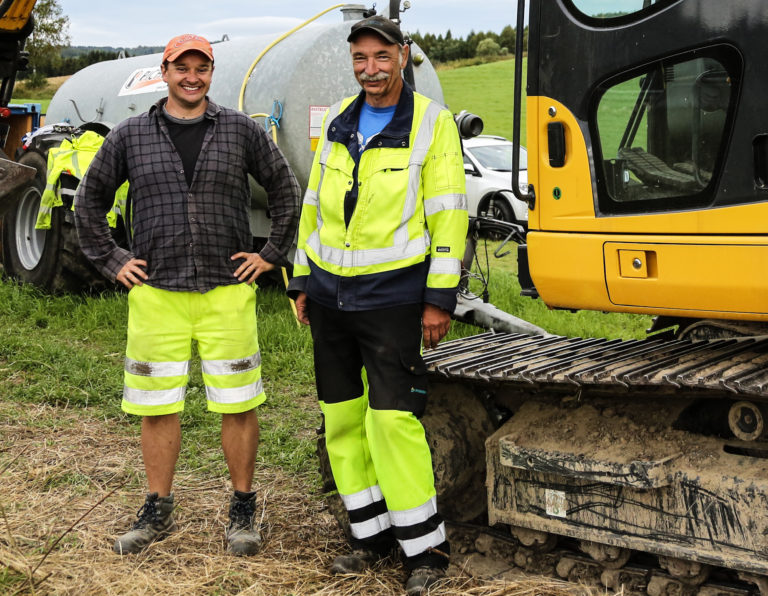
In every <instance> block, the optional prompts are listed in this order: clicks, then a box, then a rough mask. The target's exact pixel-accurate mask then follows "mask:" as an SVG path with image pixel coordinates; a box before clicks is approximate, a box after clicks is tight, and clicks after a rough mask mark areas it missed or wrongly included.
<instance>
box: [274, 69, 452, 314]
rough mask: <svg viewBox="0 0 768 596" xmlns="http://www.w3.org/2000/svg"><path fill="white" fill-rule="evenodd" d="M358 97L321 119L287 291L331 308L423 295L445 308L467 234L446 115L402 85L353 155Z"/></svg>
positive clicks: (351, 307) (375, 305) (405, 301)
mask: <svg viewBox="0 0 768 596" xmlns="http://www.w3.org/2000/svg"><path fill="white" fill-rule="evenodd" d="M363 101H365V99H364V93H361V94H360V95H358V96H356V97H348V98H346V99H344V100H342V101H341V102H339V103H337V104H336V105H334V106H332V107H331V108H330V110H329V111H328V113H327V114H326V116H325V119H324V121H323V137H322V139H321V143H320V145H319V146H318V148H317V151H316V152H315V158H314V162H313V164H312V171H311V173H310V176H309V183H308V186H307V192H306V194H305V195H304V204H303V208H302V213H301V222H300V224H299V241H298V246H297V250H296V258H295V262H294V279H293V280H292V282H291V285H290V288H289V289H290V291H294V290H296V291H304V292H306V293H307V295H308V296H309V297H310V298H311V299H312V300H314V301H317V302H319V303H320V304H322V305H323V306H326V307H328V308H336V309H339V310H371V309H378V308H387V307H391V306H395V305H402V304H413V303H421V302H429V303H431V304H434V305H436V306H439V307H441V308H443V309H445V310H447V311H449V312H452V311H453V309H454V308H455V305H456V287H457V286H458V283H459V277H460V275H461V259H462V257H463V255H464V245H465V240H466V234H467V213H466V208H467V207H466V195H465V180H464V167H463V161H462V156H461V152H460V151H459V150H458V147H460V144H459V141H458V131H457V129H456V125H455V123H454V121H453V117H452V115H451V113H450V112H449V111H448V110H446V109H444V108H442V107H441V106H440V105H438V104H437V103H435V102H433V101H432V100H430V99H428V98H427V97H424V96H423V95H420V94H418V93H414V92H413V91H412V90H411V89H410V87H408V85H407V84H405V85H404V87H403V91H402V93H401V94H400V100H399V102H398V104H397V107H396V109H395V113H394V115H393V117H392V120H391V121H390V123H389V124H388V125H387V126H386V127H385V128H384V130H382V131H381V132H380V133H379V134H378V135H376V136H374V137H373V138H372V139H371V140H370V141H369V142H368V144H367V145H366V148H365V150H364V151H362V153H361V152H360V150H359V146H358V137H357V124H358V119H359V115H360V108H361V106H362V102H363ZM345 205H346V213H347V217H346V218H345ZM310 272H311V273H312V275H311V276H310V275H309V274H310ZM425 280H426V283H425Z"/></svg>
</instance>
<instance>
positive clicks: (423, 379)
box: [398, 353, 427, 418]
mask: <svg viewBox="0 0 768 596" xmlns="http://www.w3.org/2000/svg"><path fill="white" fill-rule="evenodd" d="M400 363H401V364H402V365H403V368H404V370H405V375H404V377H403V379H404V380H405V382H404V383H403V385H402V386H401V390H400V396H399V401H400V403H399V404H398V409H399V410H403V411H406V412H413V414H414V415H415V416H416V418H421V416H422V415H423V414H424V409H425V408H426V407H427V367H426V365H425V364H424V360H423V359H422V357H421V354H415V355H413V354H403V353H400Z"/></svg>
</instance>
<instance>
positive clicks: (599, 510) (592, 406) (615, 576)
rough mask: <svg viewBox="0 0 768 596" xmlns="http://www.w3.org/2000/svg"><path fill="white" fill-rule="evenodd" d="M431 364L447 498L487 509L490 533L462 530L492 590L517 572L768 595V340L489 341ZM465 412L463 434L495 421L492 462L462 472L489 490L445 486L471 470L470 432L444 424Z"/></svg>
mask: <svg viewBox="0 0 768 596" xmlns="http://www.w3.org/2000/svg"><path fill="white" fill-rule="evenodd" d="M424 360H425V362H426V364H427V368H428V371H429V374H430V379H431V389H430V400H432V399H433V396H434V400H435V402H434V408H433V409H432V411H431V412H430V408H431V407H432V406H428V408H427V416H426V417H425V419H424V425H425V428H426V431H427V436H428V440H429V441H430V444H431V445H432V447H433V458H434V459H435V466H436V483H437V485H438V494H439V495H440V494H441V493H442V490H441V485H449V486H451V488H452V490H453V491H454V493H457V492H462V493H463V494H464V495H465V496H464V502H465V504H466V503H468V502H470V501H471V499H470V498H469V497H468V496H467V495H469V494H472V495H475V499H482V500H485V501H487V505H488V511H487V518H485V519H484V520H483V521H482V522H480V525H477V524H478V522H477V520H470V519H469V517H468V516H467V517H465V518H464V519H458V520H457V519H455V518H454V521H455V522H456V523H454V524H453V526H454V530H453V532H454V533H455V536H456V538H455V540H456V542H457V543H459V544H461V543H463V545H464V546H460V547H459V550H458V552H462V551H464V553H465V555H464V556H465V557H468V559H469V560H470V563H469V565H470V567H471V559H473V558H474V559H489V560H491V559H493V560H496V561H503V562H504V563H503V564H501V567H500V568H497V570H496V572H493V573H488V574H486V575H487V576H493V577H499V576H501V577H503V576H504V573H503V566H504V565H505V564H506V565H507V566H508V568H512V567H514V568H520V569H523V570H525V571H529V572H534V573H542V574H546V575H552V576H554V577H560V578H563V579H568V580H570V581H573V582H576V583H581V584H585V583H586V584H588V585H593V586H600V587H601V588H603V589H608V590H613V591H614V592H617V593H618V592H623V593H624V594H650V595H651V596H662V595H673V594H674V595H681V596H683V595H685V596H688V595H693V594H697V595H702V596H715V595H721V596H736V595H746V594H761V595H764V596H766V595H768V577H767V576H768V556H766V553H768V542H766V540H768V538H767V537H766V534H768V520H767V519H766V517H768V515H767V514H768V511H766V513H763V511H765V510H766V509H768V507H766V505H768V496H767V495H768V441H766V435H767V434H768V431H767V430H766V426H767V425H766V424H765V420H768V416H766V413H768V410H767V409H766V408H767V407H768V366H767V364H768V337H765V336H759V337H737V338H728V339H714V340H665V339H654V338H649V339H646V340H629V341H627V340H606V339H581V338H565V337H558V336H529V335H519V334H507V333H494V332H489V333H484V334H481V335H477V336H473V337H468V338H463V339H458V340H453V341H449V342H446V343H444V344H442V345H441V346H440V347H438V348H437V349H435V350H431V351H428V352H426V353H425V355H424ZM457 404H461V408H462V410H461V415H454V416H453V418H454V419H455V418H461V419H463V420H470V419H472V420H475V421H476V420H478V419H482V420H483V428H484V431H483V432H484V433H485V434H484V437H483V438H484V439H485V445H484V450H485V453H484V454H481V453H480V450H479V448H478V447H477V446H475V447H473V448H472V449H470V450H469V451H468V453H466V454H463V455H462V457H461V459H462V461H464V462H467V461H470V462H474V461H476V460H478V459H480V458H481V457H482V458H483V459H485V460H486V461H485V467H484V469H483V470H482V473H483V474H484V478H483V481H482V484H484V486H483V487H479V484H480V481H478V480H477V478H475V479H474V480H473V481H472V482H473V483H472V484H470V483H465V484H464V485H463V486H462V487H459V486H456V485H455V478H456V477H457V475H456V474H455V473H453V476H451V473H450V472H447V471H446V470H451V469H465V468H466V467H467V466H466V465H464V466H462V464H461V463H460V462H453V461H451V457H453V456H452V455H451V453H452V449H451V447H450V446H451V445H455V444H458V442H459V436H460V435H461V434H462V433H463V434H465V435H466V434H467V433H468V431H467V430H461V429H455V430H453V431H450V430H446V425H445V421H446V420H448V419H449V417H450V416H449V415H447V414H446V412H451V411H452V409H453V408H455V407H457ZM454 414H456V412H454ZM430 416H432V417H434V418H433V419H430ZM475 426H477V423H475ZM489 426H492V427H493V429H489ZM553 429H554V430H553ZM451 432H453V434H450V433H451ZM446 437H448V438H446ZM606 445H607V446H606ZM446 446H448V448H447V449H446ZM477 472H478V473H480V471H479V469H477ZM763 478H765V479H766V481H765V482H764V481H763ZM444 479H448V480H450V482H444ZM438 502H440V497H439V498H438ZM558 508H562V511H558ZM464 509H465V505H464V506H462V509H461V510H462V511H463V510H464ZM566 510H567V511H566ZM446 513H448V512H446ZM446 517H447V518H448V519H451V515H450V514H448V515H446ZM483 524H487V525H486V526H485V527H483ZM472 526H474V527H475V528H476V530H477V531H475V532H474V534H473V531H472V530H471V529H470V528H471V527H472ZM462 536H463V538H462ZM467 536H469V538H467ZM505 536H506V538H504V537H505ZM483 537H484V538H483ZM480 575H482V573H481V574H480Z"/></svg>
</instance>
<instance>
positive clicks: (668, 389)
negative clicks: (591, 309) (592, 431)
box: [424, 332, 768, 401]
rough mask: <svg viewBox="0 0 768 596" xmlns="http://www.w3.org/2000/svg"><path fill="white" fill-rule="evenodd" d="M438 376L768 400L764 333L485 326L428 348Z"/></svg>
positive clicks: (562, 388) (529, 386) (535, 386)
mask: <svg viewBox="0 0 768 596" xmlns="http://www.w3.org/2000/svg"><path fill="white" fill-rule="evenodd" d="M424 361H425V363H426V365H427V369H428V371H429V372H430V373H431V374H432V375H434V376H437V377H447V378H460V379H466V380H471V381H480V382H487V383H505V384H510V385H517V386H519V387H520V388H521V389H524V390H526V391H529V392H530V391H536V390H548V391H556V392H573V391H574V390H577V389H580V390H582V391H593V392H599V393H609V392H610V393H612V394H616V393H619V394H620V393H626V392H628V391H632V392H633V393H637V392H647V393H651V394H661V395H663V394H665V393H666V394H670V395H675V396H676V397H680V396H681V395H682V394H686V395H689V396H696V397H712V398H722V397H729V398H732V399H751V400H752V399H753V400H755V401H768V337H744V338H733V339H719V340H700V341H693V340H663V339H653V338H649V339H644V340H619V339H612V340H609V339H604V338H589V339H582V338H569V337H560V336H545V335H535V336H531V335H523V334H510V333H494V332H488V333H483V334H481V335H475V336H472V337H466V338H462V339H457V340H453V341H448V342H445V343H444V344H442V345H440V346H439V347H438V348H436V349H434V350H430V351H428V352H426V353H425V355H424Z"/></svg>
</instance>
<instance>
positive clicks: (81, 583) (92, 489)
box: [0, 402, 578, 596]
mask: <svg viewBox="0 0 768 596" xmlns="http://www.w3.org/2000/svg"><path fill="white" fill-rule="evenodd" d="M141 469H142V464H141V455H140V451H139V445H138V437H136V436H134V435H132V434H126V432H125V431H121V430H120V429H115V427H114V424H112V425H110V424H109V422H107V421H105V420H101V419H98V418H95V417H93V416H92V415H89V413H88V412H82V411H79V412H74V411H71V410H66V409H56V408H52V407H50V406H29V405H20V404H9V403H4V402H0V592H3V591H5V592H4V593H8V594H17V593H18V594H77V595H87V594H99V595H104V594H120V595H123V594H190V595H194V594H248V595H261V594H268V595H273V594H317V595H330V594H341V595H352V594H362V595H369V594H370V595H373V594H397V593H402V582H403V581H404V579H405V572H404V571H403V570H402V568H401V567H400V566H399V565H384V564H382V565H379V566H378V567H377V568H375V569H373V570H371V571H369V572H368V573H366V574H365V575H363V576H360V577H334V576H330V575H329V574H328V573H327V572H326V569H327V568H328V566H329V564H330V562H331V561H332V559H333V557H334V556H335V555H336V554H338V553H340V552H342V551H343V549H344V541H343V536H342V533H341V531H340V530H339V528H338V526H337V525H336V522H335V520H334V519H333V517H332V516H331V515H330V514H329V513H328V512H327V511H325V509H324V506H323V504H322V502H321V501H320V500H319V499H318V498H317V497H316V496H315V495H311V494H308V490H307V489H306V487H304V486H303V485H302V482H301V481H300V480H299V479H295V478H291V477H288V476H287V475H286V474H284V473H283V472H282V471H281V470H280V469H275V468H262V469H259V470H258V471H257V485H258V489H259V491H260V496H261V499H262V502H263V511H262V515H263V522H262V534H263V536H264V539H265V540H264V548H263V550H262V552H261V553H260V554H259V555H258V556H256V557H252V558H236V557H232V556H230V555H227V554H226V553H225V552H224V545H223V530H224V525H225V522H226V516H227V508H226V502H227V500H228V491H229V487H228V480H227V479H226V478H225V477H215V476H212V475H211V473H210V472H204V471H200V470H184V469H181V470H179V471H178V474H177V478H176V483H175V490H176V497H177V503H178V509H177V521H178V523H179V527H180V531H179V532H177V533H175V534H173V535H172V536H170V537H169V538H167V539H166V540H164V541H163V542H160V543H157V544H154V545H153V546H151V547H150V548H149V549H148V550H147V551H146V552H145V553H143V554H141V555H134V556H125V557H119V556H117V555H115V554H114V553H112V551H111V544H112V541H113V540H114V538H115V536H116V535H117V534H118V533H119V532H120V531H123V530H124V529H125V528H126V527H127V526H128V525H129V523H130V521H131V519H132V518H133V516H134V513H135V511H136V510H137V509H138V507H139V506H140V504H141V501H142V495H141V494H140V490H141V489H140V488H139V487H141V486H142V472H141ZM81 518H82V519H81ZM78 520H80V521H78ZM450 571H451V573H450V575H451V578H450V579H449V580H448V581H447V582H446V584H445V585H444V586H442V587H441V588H440V589H439V590H434V591H433V592H432V593H434V594H472V595H477V596H502V595H507V594H516V595H524V594H525V595H531V596H534V595H536V596H538V595H541V596H544V595H551V596H559V595H566V594H574V593H575V591H578V589H577V587H576V586H573V585H568V584H564V583H563V582H559V581H555V580H549V579H546V578H523V579H521V580H519V581H517V580H515V581H511V582H509V581H508V582H489V581H485V582H483V581H481V580H478V579H475V578H473V577H471V576H470V574H469V573H468V572H467V571H465V570H464V569H461V568H459V567H457V566H452V567H451V570H450ZM4 577H5V580H4V579H3V578H4ZM4 581H5V583H4Z"/></svg>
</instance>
